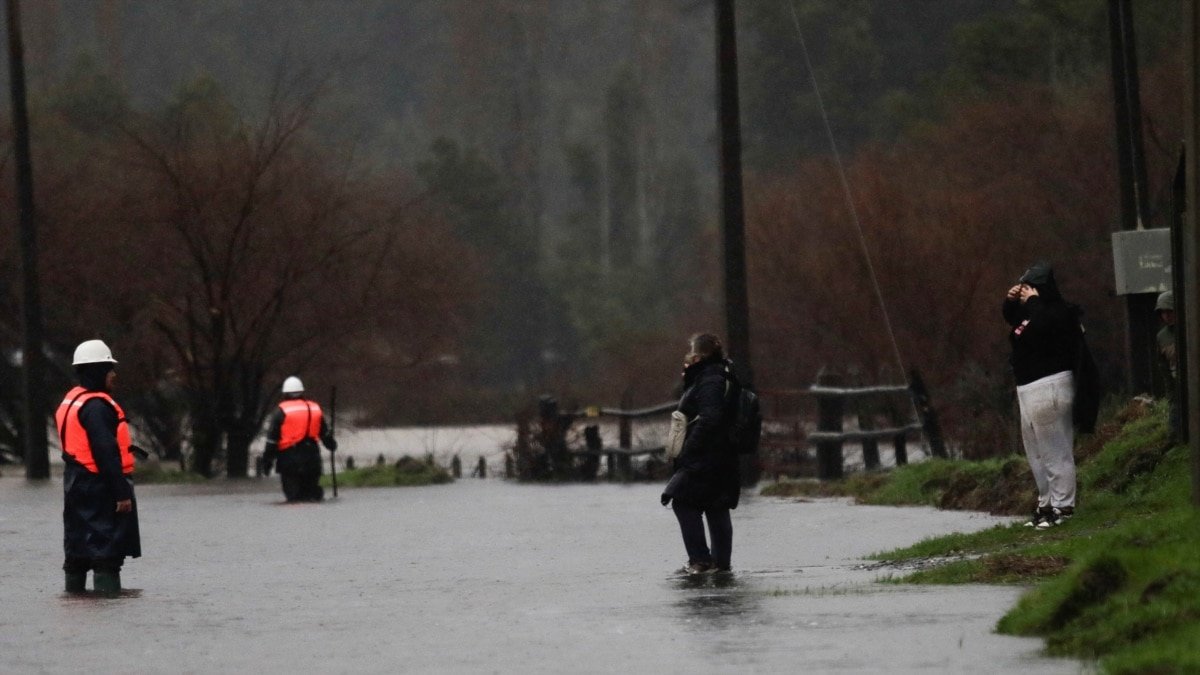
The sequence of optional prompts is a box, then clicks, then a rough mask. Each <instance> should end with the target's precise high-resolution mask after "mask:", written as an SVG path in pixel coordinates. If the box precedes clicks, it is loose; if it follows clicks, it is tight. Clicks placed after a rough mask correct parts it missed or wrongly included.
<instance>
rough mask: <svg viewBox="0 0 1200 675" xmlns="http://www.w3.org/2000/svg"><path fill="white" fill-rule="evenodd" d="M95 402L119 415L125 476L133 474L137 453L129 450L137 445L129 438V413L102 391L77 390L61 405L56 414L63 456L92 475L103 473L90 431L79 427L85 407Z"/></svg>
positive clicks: (118, 445) (122, 463)
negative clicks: (94, 451) (88, 434)
mask: <svg viewBox="0 0 1200 675" xmlns="http://www.w3.org/2000/svg"><path fill="white" fill-rule="evenodd" d="M94 398H102V399H104V400H105V401H108V404H109V405H111V406H112V407H113V409H114V410H116V411H117V447H118V448H119V449H120V453H121V473H123V474H126V475H129V474H131V473H133V453H131V452H130V451H129V446H131V445H133V441H132V439H131V438H130V436H129V423H128V422H126V420H125V411H124V410H122V409H121V406H119V405H117V402H116V401H114V400H113V398H112V397H111V396H109V395H108V394H106V393H104V392H102V391H88V390H87V389H84V388H83V387H75V388H74V389H72V390H71V391H68V392H67V396H66V398H64V399H63V401H62V403H60V404H58V410H57V411H56V412H55V413H54V422H55V424H56V425H57V427H58V440H59V442H60V443H61V444H62V450H63V454H64V455H66V456H68V457H70V458H71V459H73V460H75V461H76V462H78V463H79V464H80V465H82V466H83V468H85V469H87V470H88V471H90V472H92V473H100V468H99V467H97V466H96V458H95V457H93V456H92V444H91V442H90V441H89V440H88V436H87V430H86V429H84V428H83V425H82V424H80V423H79V410H80V409H81V408H83V404H84V403H87V402H88V401H90V400H92V399H94Z"/></svg>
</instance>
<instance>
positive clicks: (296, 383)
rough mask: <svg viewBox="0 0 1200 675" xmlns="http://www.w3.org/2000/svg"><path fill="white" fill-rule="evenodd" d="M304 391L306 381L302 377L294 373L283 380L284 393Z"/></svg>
mask: <svg viewBox="0 0 1200 675" xmlns="http://www.w3.org/2000/svg"><path fill="white" fill-rule="evenodd" d="M303 392H304V383H303V382H301V381H300V378H298V377H296V376H295V375H292V376H291V377H289V378H288V379H286V380H284V381H283V393H285V394H300V393H303Z"/></svg>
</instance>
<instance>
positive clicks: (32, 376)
mask: <svg viewBox="0 0 1200 675" xmlns="http://www.w3.org/2000/svg"><path fill="white" fill-rule="evenodd" d="M5 2H6V7H5V9H6V10H7V12H6V18H7V21H8V78H9V85H10V90H11V92H12V111H13V145H14V148H13V154H14V155H15V157H16V169H17V205H18V208H19V209H20V218H19V223H18V228H19V230H20V247H21V283H22V289H23V294H22V310H23V319H24V328H23V329H24V342H23V346H22V350H21V356H22V366H23V368H22V373H23V377H22V385H23V388H24V397H23V399H24V400H23V406H22V413H23V416H24V426H23V428H22V434H21V435H22V438H23V439H24V441H25V476H26V478H49V477H50V451H49V448H48V446H47V444H46V417H45V415H44V414H43V413H44V411H45V406H44V405H42V384H43V381H44V378H43V376H42V374H43V373H44V372H45V370H46V369H45V366H44V364H43V363H42V362H43V359H44V357H43V353H42V304H41V298H40V297H39V293H38V274H37V229H36V223H35V221H34V212H33V160H32V158H31V155H30V151H29V111H28V109H27V108H26V105H25V48H24V45H23V44H22V42H21V7H20V4H19V2H20V0H5Z"/></svg>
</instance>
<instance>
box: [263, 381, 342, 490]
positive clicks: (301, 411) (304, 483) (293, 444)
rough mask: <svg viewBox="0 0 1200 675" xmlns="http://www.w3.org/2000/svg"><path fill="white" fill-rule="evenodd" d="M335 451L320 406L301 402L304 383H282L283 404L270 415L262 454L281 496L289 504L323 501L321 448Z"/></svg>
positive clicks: (334, 445)
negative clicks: (273, 470) (274, 473)
mask: <svg viewBox="0 0 1200 675" xmlns="http://www.w3.org/2000/svg"><path fill="white" fill-rule="evenodd" d="M318 438H320V440H321V442H323V443H324V444H325V447H327V448H329V449H330V450H331V451H335V450H337V441H335V440H334V439H333V436H332V435H330V433H329V425H328V424H326V423H325V416H324V415H323V414H322V412H321V406H320V405H319V404H317V402H316V401H310V400H308V399H306V398H304V383H302V382H301V381H300V378H298V377H295V376H292V377H289V378H287V379H286V380H284V381H283V400H282V401H280V402H279V407H278V408H276V410H275V412H274V413H272V414H271V419H270V421H269V422H268V425H267V446H266V448H265V449H264V450H263V469H264V472H265V473H268V474H269V473H270V472H271V465H272V464H275V465H276V466H277V468H278V470H279V479H280V482H281V483H283V496H284V498H285V499H287V500H288V501H289V502H319V501H321V500H322V499H324V498H325V491H324V490H322V489H321V486H320V484H319V481H320V479H321V448H320V447H318V446H317V439H318Z"/></svg>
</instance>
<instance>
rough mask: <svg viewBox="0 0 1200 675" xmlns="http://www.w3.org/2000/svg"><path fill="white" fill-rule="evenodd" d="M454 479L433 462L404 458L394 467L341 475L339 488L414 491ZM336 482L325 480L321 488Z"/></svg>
mask: <svg viewBox="0 0 1200 675" xmlns="http://www.w3.org/2000/svg"><path fill="white" fill-rule="evenodd" d="M453 481H454V479H453V478H452V477H451V476H450V473H449V472H447V471H446V470H445V469H443V468H442V467H440V466H438V465H437V464H434V462H433V460H432V459H426V460H417V459H413V458H412V457H408V456H404V457H401V458H400V459H399V460H398V461H397V462H395V463H394V464H377V465H375V466H368V467H363V468H360V469H349V470H345V471H339V472H338V485H339V486H342V487H412V486H417V485H440V484H443V483H451V482H453ZM332 484H333V479H332V477H331V476H330V475H329V474H325V475H323V476H321V485H323V486H325V487H330V486H331V485H332Z"/></svg>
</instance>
